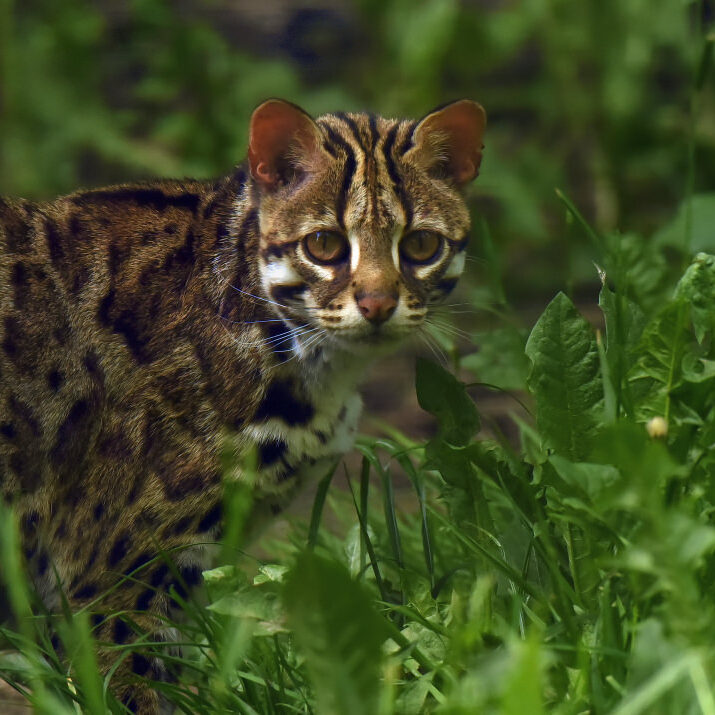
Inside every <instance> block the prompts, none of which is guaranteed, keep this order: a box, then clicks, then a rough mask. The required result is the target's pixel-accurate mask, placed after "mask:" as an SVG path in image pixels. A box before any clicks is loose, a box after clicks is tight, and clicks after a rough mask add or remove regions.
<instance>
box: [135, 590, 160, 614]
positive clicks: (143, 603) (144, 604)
mask: <svg viewBox="0 0 715 715" xmlns="http://www.w3.org/2000/svg"><path fill="white" fill-rule="evenodd" d="M154 595H155V591H154V590H153V589H151V588H148V589H147V590H146V591H142V592H141V593H140V594H139V595H138V596H137V600H136V604H135V607H136V609H137V611H146V610H147V608H149V606H150V605H151V602H152V600H153V598H154Z"/></svg>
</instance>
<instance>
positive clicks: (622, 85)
mask: <svg viewBox="0 0 715 715" xmlns="http://www.w3.org/2000/svg"><path fill="white" fill-rule="evenodd" d="M713 6H714V3H713V2H712V1H711V0H697V1H688V0H669V1H667V2H653V1H652V0H580V1H579V2H573V0H462V1H461V2H460V1H459V0H422V1H421V2H417V1H416V0H311V1H303V0H244V1H241V2H238V1H233V2H232V1H230V0H175V1H174V2H168V1H167V0H94V1H93V2H88V1H86V0H62V2H57V0H0V193H7V194H12V195H20V196H24V197H27V198H37V199H42V198H48V197H51V196H53V195H56V194H59V193H63V192H69V191H72V190H74V189H76V188H77V187H80V186H81V187H92V186H98V185H102V184H107V183H113V182H120V181H129V180H134V179H145V178H149V177H152V176H174V177H176V176H194V177H214V176H217V175H220V174H223V173H226V172H228V171H230V169H231V168H232V166H233V165H235V164H236V163H238V162H239V161H240V160H241V159H242V158H243V156H244V154H245V150H246V138H247V136H246V134H247V123H248V119H249V117H250V114H251V111H252V110H253V108H254V107H255V106H256V105H257V104H258V103H260V102H261V101H262V100H263V99H265V98H267V97H271V96H278V97H283V98H286V99H289V100H292V101H293V102H296V103H298V104H300V105H301V106H303V107H304V108H305V109H306V110H307V111H308V112H310V113H312V114H314V115H315V114H320V113H322V112H325V111H330V110H334V109H342V110H348V111H350V110H370V111H376V112H379V113H382V114H385V115H390V116H411V117H419V116H421V115H423V114H425V113H426V112H427V111H429V110H430V109H431V108H433V107H434V106H436V105H439V104H441V103H443V102H445V101H448V100H451V99H455V98H459V97H469V98H473V99H476V100H478V101H479V102H481V103H482V104H483V105H484V107H485V108H486V110H487V113H488V116H489V125H488V131H487V136H486V140H485V141H486V152H485V155H484V157H485V158H484V162H483V170H482V175H481V176H480V177H479V179H478V180H477V182H476V183H475V185H474V186H473V188H472V189H471V190H470V201H471V205H472V207H473V210H474V214H473V215H474V232H473V234H474V239H473V242H472V247H471V249H470V250H471V254H472V257H473V259H474V260H473V261H472V262H471V263H470V269H469V271H468V276H467V279H466V280H465V281H464V285H463V286H462V288H461V290H462V294H461V300H463V301H464V303H463V304H462V305H466V309H464V310H460V309H458V307H455V308H454V310H453V313H454V314H455V315H457V316H462V317H460V318H459V320H460V322H461V324H462V326H463V327H464V328H466V330H467V332H468V333H469V335H470V336H474V335H476V339H473V338H472V337H470V338H469V339H466V342H467V343H469V344H468V345H466V346H465V345H464V344H462V345H460V346H459V350H460V351H461V352H462V353H470V352H472V353H473V354H472V355H471V356H470V357H469V358H467V360H466V361H465V362H464V367H465V368H467V369H470V370H472V374H473V375H475V376H476V377H477V378H478V379H480V380H483V381H485V382H490V383H495V384H498V385H500V386H501V387H505V388H514V389H518V388H519V387H520V386H521V385H522V384H523V378H524V375H525V372H526V369H527V367H528V366H527V365H526V358H525V357H524V356H523V350H522V348H523V341H524V339H525V337H526V334H527V332H528V328H529V327H530V325H531V324H532V323H533V320H534V318H535V317H536V316H537V315H538V314H539V313H540V311H541V309H542V308H543V306H544V305H545V303H546V302H547V301H548V300H549V299H550V298H551V297H552V296H553V294H554V293H555V292H556V291H557V290H561V289H564V290H566V291H567V292H569V293H570V294H571V296H572V297H574V298H575V300H576V301H577V302H578V303H579V304H580V305H582V306H583V307H584V310H585V311H586V312H587V314H588V310H589V305H593V304H594V303H595V300H596V295H597V286H598V274H597V270H596V268H595V267H594V265H593V262H594V261H596V260H598V255H597V252H596V251H595V250H594V244H593V242H592V240H591V239H589V236H588V233H587V231H584V230H583V227H582V226H581V225H579V224H578V222H575V221H573V220H568V216H567V211H566V208H565V205H564V203H563V202H562V201H561V200H560V199H559V198H558V196H557V194H556V192H555V189H560V190H561V191H562V192H563V193H564V194H565V195H566V196H567V197H569V198H570V200H571V201H573V203H574V204H575V205H576V206H577V207H578V209H579V211H581V213H582V214H583V215H584V216H585V218H586V219H587V221H589V222H590V223H591V225H592V226H593V227H594V228H595V229H596V231H598V232H599V234H600V235H602V236H612V235H618V236H619V239H618V240H619V241H621V245H622V247H623V251H624V252H625V253H624V255H626V259H627V260H628V261H629V262H630V263H632V265H633V269H634V270H638V271H641V272H643V271H646V272H649V275H650V277H651V280H650V285H651V287H652V290H651V291H650V293H649V292H648V290H645V291H642V292H643V294H642V295H640V296H637V298H638V300H640V301H641V302H648V301H650V302H651V303H652V302H653V301H656V300H657V299H658V295H659V291H662V286H663V285H666V283H665V282H664V275H665V274H666V273H667V272H668V270H669V265H668V260H667V252H666V253H665V254H663V252H662V251H660V250H659V251H658V252H657V253H656V252H654V251H652V250H651V246H652V245H653V242H656V243H658V244H659V245H660V246H661V247H662V246H663V245H667V244H668V242H669V240H670V239H669V236H670V238H671V239H673V236H675V234H676V233H677V232H675V229H674V228H673V226H676V225H677V221H676V222H675V223H673V221H674V220H675V217H676V214H677V207H678V205H679V204H680V203H681V202H682V200H683V199H684V197H686V196H690V195H692V194H697V193H698V192H705V191H707V190H708V189H713V188H714V187H715V92H713V86H712V76H713V73H710V74H709V75H707V73H705V74H702V66H701V65H702V63H703V57H704V54H703V47H704V46H705V43H704V38H705V36H706V35H707V33H708V32H710V31H712V21H713V12H714V10H713ZM710 47H711V49H712V45H711V46H710ZM706 59H707V58H706ZM699 67H700V74H699V69H698V68H699ZM699 77H701V79H700V80H699V79H698V78H699ZM704 77H709V78H710V79H708V80H707V81H704V80H702V78H704ZM701 80H702V81H701ZM706 218H707V217H706ZM711 218H712V223H713V224H714V225H715V216H712V217H711ZM680 220H681V221H682V217H681V219H680ZM699 220H700V224H699V225H706V224H704V223H703V221H704V219H703V218H702V216H701V217H700V219H699ZM678 240H679V239H677V237H676V238H674V239H673V242H675V243H677V241H678ZM664 255H665V258H664ZM674 264H677V266H676V269H679V268H680V265H681V263H680V261H679V260H675V261H674ZM640 284H643V281H640ZM480 331H485V332H484V333H480ZM487 333H488V334H489V339H488V340H481V341H480V335H483V334H487ZM452 337H453V338H454V334H452ZM460 341H461V342H462V343H464V342H465V338H463V337H462V338H459V337H457V339H456V342H458V343H459V342H460ZM454 342H455V340H452V343H450V340H449V339H447V338H446V337H444V339H443V340H442V345H441V348H442V349H444V350H445V351H446V352H447V354H448V355H449V354H450V351H451V350H452V349H453V347H454V346H453V343H454ZM472 343H477V344H481V345H482V351H481V352H474V351H475V347H474V346H473V345H472ZM507 354H509V355H511V357H510V358H509V360H504V355H507ZM514 356H516V357H514ZM519 356H521V357H519ZM390 379H391V378H390ZM408 382H409V380H408ZM389 393H390V391H389V390H388V394H389ZM375 394H376V395H379V394H383V395H384V394H385V391H384V390H380V389H378V390H377V391H376V393H375ZM376 399H377V398H376Z"/></svg>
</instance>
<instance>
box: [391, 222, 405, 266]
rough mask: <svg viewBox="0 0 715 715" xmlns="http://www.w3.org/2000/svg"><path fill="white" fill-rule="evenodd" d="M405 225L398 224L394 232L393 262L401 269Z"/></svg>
mask: <svg viewBox="0 0 715 715" xmlns="http://www.w3.org/2000/svg"><path fill="white" fill-rule="evenodd" d="M403 229H404V226H398V227H397V228H396V229H395V232H394V233H393V234H392V262H393V263H394V264H395V268H397V270H398V271H399V270H400V241H401V240H402V231H403Z"/></svg>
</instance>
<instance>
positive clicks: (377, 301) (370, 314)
mask: <svg viewBox="0 0 715 715" xmlns="http://www.w3.org/2000/svg"><path fill="white" fill-rule="evenodd" d="M355 301H356V302H357V306H358V308H359V309H360V312H361V313H362V315H363V318H365V320H369V321H370V322H371V323H374V324H375V325H380V323H384V322H385V321H386V320H388V319H389V318H390V316H391V315H392V314H393V313H394V312H395V308H397V298H395V297H394V296H391V295H385V294H384V293H364V294H362V295H356V296H355Z"/></svg>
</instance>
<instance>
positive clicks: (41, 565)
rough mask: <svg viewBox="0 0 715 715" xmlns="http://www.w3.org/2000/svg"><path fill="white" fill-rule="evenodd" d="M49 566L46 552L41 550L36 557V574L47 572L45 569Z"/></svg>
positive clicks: (40, 574)
mask: <svg viewBox="0 0 715 715" xmlns="http://www.w3.org/2000/svg"><path fill="white" fill-rule="evenodd" d="M49 566H50V559H49V556H47V554H46V553H45V552H44V551H42V552H41V553H40V555H39V556H38V558H37V575H38V576H40V577H42V576H44V575H45V574H46V573H47V569H48V568H49Z"/></svg>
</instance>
